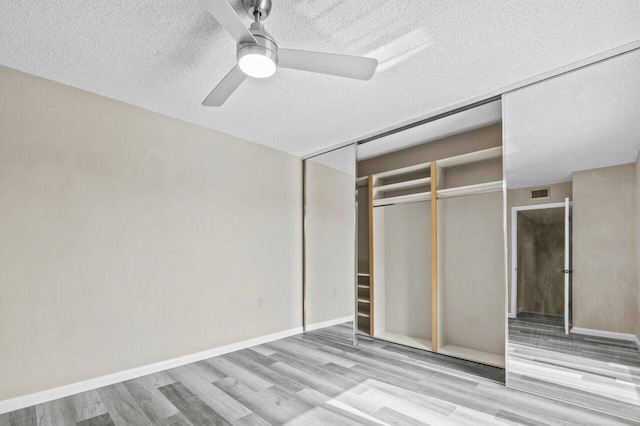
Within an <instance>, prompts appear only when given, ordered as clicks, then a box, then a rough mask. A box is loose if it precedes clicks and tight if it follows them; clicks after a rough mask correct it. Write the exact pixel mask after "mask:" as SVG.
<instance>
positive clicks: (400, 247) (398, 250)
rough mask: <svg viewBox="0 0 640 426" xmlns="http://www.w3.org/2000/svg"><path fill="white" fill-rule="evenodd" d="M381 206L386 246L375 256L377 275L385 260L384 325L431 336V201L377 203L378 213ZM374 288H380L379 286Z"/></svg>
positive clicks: (389, 328) (417, 334)
mask: <svg viewBox="0 0 640 426" xmlns="http://www.w3.org/2000/svg"><path fill="white" fill-rule="evenodd" d="M380 209H384V212H385V213H384V245H385V247H384V251H381V253H377V252H376V253H374V254H375V255H376V256H375V257H374V260H375V263H376V266H377V267H378V268H377V269H376V277H378V274H377V272H378V269H380V268H379V265H380V263H381V262H383V263H384V264H385V265H384V268H382V269H381V270H383V271H384V274H385V277H384V283H385V285H386V289H385V292H384V295H385V298H384V302H385V315H386V320H385V329H386V331H388V332H391V333H397V334H403V335H406V336H412V337H420V338H424V339H431V207H430V203H429V201H423V202H419V203H409V204H398V205H391V206H384V207H374V210H375V211H376V214H377V213H378V211H379V210H380ZM378 235H379V234H376V237H378ZM375 288H376V291H377V289H378V288H379V287H375ZM376 294H377V293H376ZM376 314H377V312H376ZM375 318H378V316H377V315H376V317H375Z"/></svg>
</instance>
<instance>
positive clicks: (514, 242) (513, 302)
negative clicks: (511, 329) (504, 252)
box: [508, 201, 565, 318]
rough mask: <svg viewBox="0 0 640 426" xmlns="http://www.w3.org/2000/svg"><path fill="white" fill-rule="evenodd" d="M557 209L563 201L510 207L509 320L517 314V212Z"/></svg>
mask: <svg viewBox="0 0 640 426" xmlns="http://www.w3.org/2000/svg"><path fill="white" fill-rule="evenodd" d="M559 207H562V208H564V207H565V205H564V201H563V202H558V203H542V204H530V205H526V206H513V207H511V284H510V285H511V309H509V314H508V316H509V318H516V315H517V314H516V312H518V308H517V305H518V271H517V268H518V212H519V211H523V210H540V209H553V208H559Z"/></svg>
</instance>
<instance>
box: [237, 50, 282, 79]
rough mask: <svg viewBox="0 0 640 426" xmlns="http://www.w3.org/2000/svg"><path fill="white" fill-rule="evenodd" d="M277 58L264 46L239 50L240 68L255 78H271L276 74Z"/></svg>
mask: <svg viewBox="0 0 640 426" xmlns="http://www.w3.org/2000/svg"><path fill="white" fill-rule="evenodd" d="M276 61H277V56H276V54H275V53H274V52H272V51H271V50H269V49H266V48H264V47H262V46H256V45H253V46H247V47H244V48H242V49H239V50H238V66H239V67H240V69H241V70H242V72H243V73H245V74H246V75H248V76H249V77H253V78H267V77H271V76H272V75H273V74H274V73H275V72H276V68H277V65H276Z"/></svg>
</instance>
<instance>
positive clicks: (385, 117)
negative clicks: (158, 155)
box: [0, 0, 640, 155]
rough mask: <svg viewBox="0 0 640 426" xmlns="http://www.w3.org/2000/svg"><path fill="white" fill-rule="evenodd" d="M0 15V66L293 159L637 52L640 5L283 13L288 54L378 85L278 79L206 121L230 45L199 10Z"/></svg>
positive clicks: (421, 0) (417, 5) (402, 5)
mask: <svg viewBox="0 0 640 426" xmlns="http://www.w3.org/2000/svg"><path fill="white" fill-rule="evenodd" d="M233 3H234V6H235V7H236V9H237V10H238V11H239V12H240V13H242V12H241V11H240V8H239V7H238V3H239V0H233ZM0 10H1V13H0V64H2V65H5V66H8V67H12V68H15V69H19V70H22V71H26V72H28V73H32V74H35V75H38V76H42V77H45V78H48V79H51V80H55V81H59V82H62V83H65V84H68V85H71V86H74V87H79V88H81V89H85V90H88V91H90V92H94V93H98V94H100V95H104V96H107V97H110V98H114V99H118V100H121V101H124V102H128V103H130V104H133V105H137V106H140V107H143V108H147V109H150V110H152V111H157V112H160V113H163V114H166V115H169V116H173V117H177V118H180V119H183V120H186V121H189V122H192V123H196V124H200V125H202V126H205V127H209V128H212V129H216V130H219V131H223V132H226V133H229V134H232V135H235V136H238V137H241V138H245V139H248V140H251V141H254V142H257V143H260V144H264V145H268V146H271V147H274V148H277V149H280V150H284V151H287V152H290V153H293V154H297V155H303V154H307V153H311V152H315V151H318V150H320V149H322V148H324V147H328V146H332V145H335V144H337V143H340V142H344V141H347V140H351V139H355V138H358V137H360V136H362V135H365V134H370V133H372V132H373V131H375V130H377V129H382V128H387V127H389V126H392V125H394V124H397V123H400V122H404V121H406V120H410V119H412V118H414V117H419V116H424V115H426V114H429V113H430V112H432V111H435V110H439V109H441V108H443V107H446V106H448V105H451V104H454V103H458V102H462V101H464V100H466V99H469V98H472V97H475V96H478V95H482V94H485V93H488V92H491V91H493V90H496V89H499V88H502V87H505V86H507V85H509V84H512V83H515V82H518V81H521V80H524V79H526V78H529V77H532V76H535V75H538V74H541V73H543V72H546V71H549V70H552V69H555V68H558V67H561V66H563V65H566V64H569V63H572V62H575V61H577V60H580V59H583V58H586V57H588V56H592V55H595V54H598V53H601V52H604V51H607V50H609V49H612V48H615V47H618V46H621V45H623V44H627V43H630V42H634V41H636V40H638V39H640V25H638V22H640V2H638V1H636V0H619V1H614V0H574V1H558V0H539V1H513V0H500V1H498V0H465V1H462V0H461V1H455V2H448V1H447V2H445V1H436V0H431V1H425V0H403V1H395V0H386V1H383V0H349V1H347V0H315V1H311V0H274V5H273V10H272V12H271V16H270V17H269V18H268V19H267V20H266V21H265V24H266V27H267V29H268V30H269V31H270V32H271V34H272V35H273V36H274V37H276V40H277V41H278V44H279V45H280V46H282V47H287V48H292V49H306V50H319V51H326V52H334V53H343V54H353V55H366V56H371V57H375V58H377V59H378V60H379V61H380V67H379V71H378V72H377V73H376V75H374V77H373V78H372V79H371V80H370V81H357V80H349V79H344V78H339V77H332V76H325V75H315V74H310V73H305V72H300V71H294V70H288V69H280V70H279V71H278V72H277V73H276V75H275V76H273V77H272V78H270V79H266V80H251V79H248V80H247V81H246V82H245V84H243V86H242V87H241V88H240V89H239V90H238V91H237V92H236V93H234V94H233V96H232V97H231V98H230V99H229V100H228V101H227V103H226V104H225V105H224V106H222V107H220V108H205V107H202V106H200V102H201V101H202V99H203V98H204V97H205V96H206V95H207V94H208V93H209V92H210V91H211V89H212V88H213V87H214V86H215V85H216V84H217V82H219V81H220V79H221V78H222V77H223V76H224V75H225V74H226V73H227V72H228V71H229V70H230V69H231V68H232V67H233V66H234V65H235V43H234V41H233V39H232V38H231V36H229V35H228V34H227V33H225V32H223V31H222V30H221V29H220V27H219V25H218V24H217V22H216V21H215V20H214V19H213V18H212V17H211V16H210V15H209V14H208V13H207V12H206V10H205V9H204V8H203V7H202V6H201V5H200V4H199V3H198V2H197V1H196V0H171V1H158V0H136V1H133V0H112V1H105V0H47V1H43V0H22V1H16V0H0ZM242 19H243V20H244V21H245V22H246V23H247V25H248V24H249V22H250V20H249V18H248V17H247V16H246V15H244V16H243V18H242Z"/></svg>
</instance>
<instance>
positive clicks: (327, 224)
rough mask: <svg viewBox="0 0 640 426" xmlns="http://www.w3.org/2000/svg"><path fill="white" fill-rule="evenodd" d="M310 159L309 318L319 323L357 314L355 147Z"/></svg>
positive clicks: (307, 179) (307, 205)
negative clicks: (355, 281)
mask: <svg viewBox="0 0 640 426" xmlns="http://www.w3.org/2000/svg"><path fill="white" fill-rule="evenodd" d="M304 162H305V167H304V173H305V197H304V198H305V208H304V211H305V214H304V221H305V223H304V231H305V244H304V250H305V272H304V321H305V325H306V327H313V326H314V325H315V324H319V323H324V322H326V321H340V320H352V319H353V315H354V309H355V308H354V304H355V300H354V280H355V262H356V249H355V247H356V242H355V235H356V230H355V226H356V218H355V195H354V194H355V182H356V179H355V170H356V150H355V146H354V145H350V146H347V147H344V148H340V149H337V150H334V151H330V152H328V153H325V154H321V155H318V156H316V157H312V158H310V159H307V160H305V161H304Z"/></svg>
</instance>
